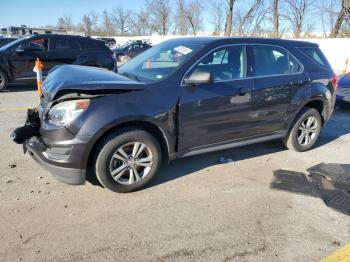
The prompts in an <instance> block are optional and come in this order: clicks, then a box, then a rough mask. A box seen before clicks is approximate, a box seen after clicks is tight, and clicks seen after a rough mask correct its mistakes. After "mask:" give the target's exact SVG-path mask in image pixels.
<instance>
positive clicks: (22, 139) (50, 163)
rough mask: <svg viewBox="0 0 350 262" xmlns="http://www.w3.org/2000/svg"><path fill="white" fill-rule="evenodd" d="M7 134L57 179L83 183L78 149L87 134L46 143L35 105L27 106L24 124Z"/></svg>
mask: <svg viewBox="0 0 350 262" xmlns="http://www.w3.org/2000/svg"><path fill="white" fill-rule="evenodd" d="M58 131H60V130H58ZM61 131H62V130H61ZM63 131H64V130H63ZM54 132H55V130H54ZM56 135H57V134H56ZM52 136H53V137H54V136H55V134H52ZM11 138H12V140H13V141H14V142H16V143H18V144H23V151H24V153H26V152H28V153H29V155H30V156H31V157H32V158H33V159H34V160H35V161H36V162H38V163H39V164H40V165H41V166H43V167H44V168H45V169H46V170H48V171H49V172H50V173H51V174H52V175H53V176H54V177H55V178H56V179H57V180H59V181H62V182H65V183H67V184H73V185H80V184H84V183H85V179H86V169H85V168H81V167H82V166H83V165H82V161H81V152H83V151H84V150H85V146H86V143H87V141H88V138H87V137H86V138H85V139H86V140H84V139H68V140H66V141H63V143H62V145H61V144H59V145H56V144H54V143H53V144H49V145H48V144H47V143H46V142H45V141H44V139H43V137H42V136H41V133H40V117H39V113H38V111H37V109H29V110H28V113H27V120H26V123H25V125H24V126H23V127H19V128H16V129H15V130H14V132H13V133H12V134H11Z"/></svg>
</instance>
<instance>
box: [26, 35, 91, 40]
mask: <svg viewBox="0 0 350 262" xmlns="http://www.w3.org/2000/svg"><path fill="white" fill-rule="evenodd" d="M39 37H47V38H59V37H68V38H80V39H91V40H96V39H93V38H90V37H86V36H80V35H60V34H37V35H32V36H30V37H29V38H39Z"/></svg>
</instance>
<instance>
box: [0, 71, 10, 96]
mask: <svg viewBox="0 0 350 262" xmlns="http://www.w3.org/2000/svg"><path fill="white" fill-rule="evenodd" d="M7 84H8V78H7V75H6V74H5V72H4V71H2V70H0V91H3V90H5V89H6V88H7Z"/></svg>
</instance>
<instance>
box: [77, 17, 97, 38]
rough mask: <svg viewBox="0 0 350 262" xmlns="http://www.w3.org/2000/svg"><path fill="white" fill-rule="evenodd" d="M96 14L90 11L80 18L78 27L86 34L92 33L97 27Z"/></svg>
mask: <svg viewBox="0 0 350 262" xmlns="http://www.w3.org/2000/svg"><path fill="white" fill-rule="evenodd" d="M97 22H98V14H97V13H96V12H90V13H88V14H84V15H83V17H82V18H81V21H80V24H79V27H80V29H81V30H82V31H83V32H84V33H85V34H86V35H89V36H90V35H93V34H94V33H95V32H96V29H97Z"/></svg>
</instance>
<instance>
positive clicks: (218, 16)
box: [207, 0, 225, 35]
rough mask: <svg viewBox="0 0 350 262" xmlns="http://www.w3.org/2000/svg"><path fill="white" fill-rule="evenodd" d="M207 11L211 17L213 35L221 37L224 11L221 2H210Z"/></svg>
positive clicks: (218, 0)
mask: <svg viewBox="0 0 350 262" xmlns="http://www.w3.org/2000/svg"><path fill="white" fill-rule="evenodd" d="M207 9H208V11H209V13H210V17H211V23H212V25H213V26H214V32H213V34H214V35H221V33H222V31H223V27H224V17H225V13H224V12H225V9H224V6H223V4H222V1H220V0H215V1H212V2H210V4H209V6H208V8H207Z"/></svg>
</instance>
